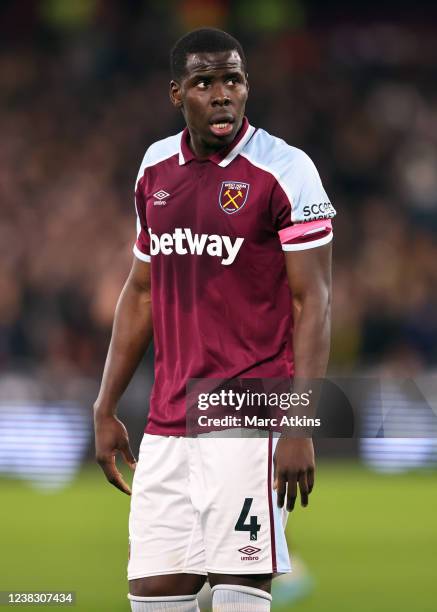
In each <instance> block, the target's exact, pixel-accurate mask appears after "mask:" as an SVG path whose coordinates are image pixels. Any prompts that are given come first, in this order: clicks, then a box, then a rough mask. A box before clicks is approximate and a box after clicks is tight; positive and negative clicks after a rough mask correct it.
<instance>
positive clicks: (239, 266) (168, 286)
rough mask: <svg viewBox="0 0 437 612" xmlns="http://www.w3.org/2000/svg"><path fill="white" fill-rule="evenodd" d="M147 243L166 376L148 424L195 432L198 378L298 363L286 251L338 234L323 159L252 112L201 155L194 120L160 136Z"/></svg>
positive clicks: (142, 189)
mask: <svg viewBox="0 0 437 612" xmlns="http://www.w3.org/2000/svg"><path fill="white" fill-rule="evenodd" d="M135 204H136V210H137V240H136V243H135V246H134V253H135V255H136V256H137V257H138V258H139V259H140V260H142V261H146V262H151V278H152V281H151V282H152V312H153V327H154V346H155V383H154V387H153V391H152V395H151V400H150V411H149V418H148V422H147V426H146V431H147V432H148V433H150V434H161V435H183V434H184V433H185V387H186V383H187V381H188V379H190V378H234V377H242V378H283V377H289V376H292V375H293V355H292V316H291V313H292V304H291V293H290V289H289V286H288V281H287V276H286V269H285V258H284V253H283V251H297V250H303V249H309V248H314V247H318V246H320V245H323V244H326V243H328V242H329V241H330V240H331V239H332V227H331V220H330V219H331V218H332V217H333V216H334V215H335V210H334V208H333V206H332V205H331V203H330V201H329V199H328V196H327V195H326V193H325V190H324V189H323V186H322V183H321V180H320V177H319V175H318V172H317V170H316V168H315V166H314V164H313V162H312V161H311V159H310V158H309V157H308V156H307V155H306V154H305V153H304V152H303V151H301V150H300V149H297V148H295V147H292V146H289V145H288V144H287V143H285V142H284V141H283V140H281V139H279V138H276V137H274V136H271V135H270V134H268V133H267V132H266V131H264V130H261V129H255V128H254V127H253V126H251V125H250V124H249V122H248V121H247V119H246V118H245V119H244V122H243V125H242V127H241V129H240V131H239V133H238V134H237V136H236V138H235V139H234V141H233V142H232V144H231V145H230V146H229V147H227V148H225V149H223V150H221V151H220V152H219V153H215V154H214V155H212V156H211V157H210V158H209V159H207V160H203V161H200V160H198V159H196V157H195V155H194V154H193V152H192V151H191V149H190V147H189V133H188V130H187V129H185V130H184V131H183V132H181V133H179V134H176V135H175V136H171V137H169V138H166V139H164V140H160V141H158V142H155V143H154V144H152V145H151V146H150V147H149V149H148V150H147V151H146V154H145V156H144V160H143V162H142V164H141V167H140V171H139V174H138V178H137V183H136V189H135Z"/></svg>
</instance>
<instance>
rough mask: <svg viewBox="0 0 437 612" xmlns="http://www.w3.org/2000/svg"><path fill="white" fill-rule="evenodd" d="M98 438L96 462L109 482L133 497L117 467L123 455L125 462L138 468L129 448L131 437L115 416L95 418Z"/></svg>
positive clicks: (132, 467)
mask: <svg viewBox="0 0 437 612" xmlns="http://www.w3.org/2000/svg"><path fill="white" fill-rule="evenodd" d="M94 427H95V436H96V460H97V463H98V464H99V465H100V467H101V468H102V470H103V471H104V472H105V476H106V478H107V479H108V481H109V482H110V483H111V484H112V485H114V487H117V489H120V491H123V493H126V495H131V490H130V487H129V486H128V485H127V484H126V483H125V481H124V480H123V477H122V475H121V474H120V472H119V471H118V470H117V467H116V465H115V457H116V455H117V453H118V452H119V453H121V456H122V457H123V460H124V462H125V463H127V465H128V466H129V467H130V468H131V469H132V470H134V469H135V467H136V461H135V457H134V456H133V454H132V451H131V448H130V446H129V436H128V434H127V431H126V427H125V426H124V425H123V423H122V422H121V421H120V420H119V419H117V417H116V416H113V415H105V416H101V415H97V414H95V418H94Z"/></svg>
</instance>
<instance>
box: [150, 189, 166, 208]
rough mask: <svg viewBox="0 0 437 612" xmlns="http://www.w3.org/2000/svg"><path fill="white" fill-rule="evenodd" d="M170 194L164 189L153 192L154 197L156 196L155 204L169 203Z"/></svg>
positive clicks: (163, 204)
mask: <svg viewBox="0 0 437 612" xmlns="http://www.w3.org/2000/svg"><path fill="white" fill-rule="evenodd" d="M169 196H170V194H169V193H168V191H164V189H160V190H159V191H157V192H156V193H154V194H153V197H154V198H156V199H155V200H154V201H153V206H165V205H166V204H167V198H168V197H169Z"/></svg>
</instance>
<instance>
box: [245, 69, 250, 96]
mask: <svg viewBox="0 0 437 612" xmlns="http://www.w3.org/2000/svg"><path fill="white" fill-rule="evenodd" d="M245 77H246V89H247V91H248V92H249V74H248V73H247V72H246V74H245Z"/></svg>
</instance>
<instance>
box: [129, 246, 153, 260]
mask: <svg viewBox="0 0 437 612" xmlns="http://www.w3.org/2000/svg"><path fill="white" fill-rule="evenodd" d="M132 250H133V252H134V255H135V257H137V258H138V259H140V260H141V261H145V262H147V263H150V255H146V253H143V252H142V251H140V249H139V248H138V247H137V245H136V244H134V247H133V249H132Z"/></svg>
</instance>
